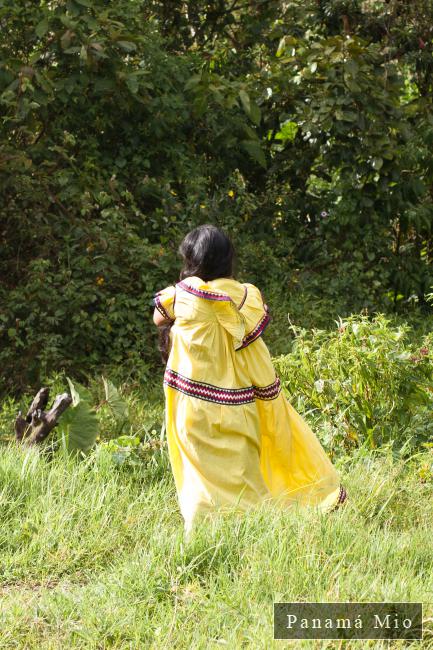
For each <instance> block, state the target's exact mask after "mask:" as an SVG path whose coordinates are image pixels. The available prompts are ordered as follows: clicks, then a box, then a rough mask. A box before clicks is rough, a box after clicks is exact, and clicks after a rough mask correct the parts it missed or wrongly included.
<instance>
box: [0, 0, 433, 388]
mask: <svg viewBox="0 0 433 650" xmlns="http://www.w3.org/2000/svg"><path fill="white" fill-rule="evenodd" d="M432 15H433V8H432V1H431V0H420V1H418V2H416V3H407V2H404V1H403V0H393V2H390V3H388V2H386V3H383V2H375V1H373V0H365V1H361V0H350V1H342V0H326V1H325V0H324V1H319V2H317V0H314V1H313V0H307V1H305V0H302V1H301V0H293V1H292V2H285V3H283V2H279V1H275V2H274V1H273V2H262V1H260V0H258V1H257V2H251V3H248V5H245V3H242V2H241V1H238V0H235V1H234V2H224V1H221V0H212V1H211V2H207V3H196V2H178V0H170V2H158V1H156V0H132V1H131V0H118V1H117V2H112V1H111V0H110V1H108V2H107V1H106V0H58V1H55V2H47V1H45V0H44V1H42V2H39V3H34V2H31V1H30V0H23V2H20V3H16V2H13V0H2V2H0V26H1V28H2V29H1V37H0V115H1V118H0V196H1V201H0V217H1V223H2V227H1V228H2V230H1V235H0V236H1V246H2V254H1V256H0V303H1V304H2V309H1V312H0V365H1V367H2V375H3V382H2V386H1V387H0V392H1V393H7V392H11V391H13V392H20V391H22V390H25V389H27V388H29V387H35V386H37V385H38V384H39V383H40V382H41V380H42V379H44V378H45V377H46V376H47V374H49V373H50V372H52V371H53V370H60V369H65V370H66V372H67V374H68V375H69V376H71V377H72V378H76V379H78V380H81V381H83V380H84V379H85V377H86V375H87V374H94V373H95V372H96V371H101V370H103V369H104V370H105V371H107V368H110V367H111V368H112V367H115V368H116V372H118V373H120V374H122V376H123V378H124V379H126V378H127V377H131V378H133V379H134V380H136V379H138V378H143V377H146V376H147V377H148V376H150V375H151V373H152V370H153V368H154V366H155V363H156V362H157V352H156V345H155V338H154V335H153V331H152V327H151V326H150V325H151V322H150V300H151V298H152V295H153V293H154V291H155V290H157V289H160V288H162V287H163V286H166V285H167V284H170V283H171V282H173V281H174V280H175V279H176V278H177V274H178V260H177V256H176V247H177V244H178V242H179V239H180V238H181V236H183V235H184V234H185V232H186V231H187V230H188V229H189V228H191V227H192V226H194V225H196V224H198V223H202V222H205V221H212V222H216V223H218V224H222V225H223V226H225V227H226V228H227V229H228V230H229V232H230V233H231V234H232V235H233V236H234V239H235V243H236V245H237V248H238V250H239V265H238V267H239V268H238V270H239V275H240V276H241V278H243V279H246V280H249V281H252V282H256V283H257V284H259V285H260V286H261V288H262V290H263V291H264V293H265V295H266V297H267V300H268V302H269V303H270V306H271V309H272V310H273V312H274V313H276V314H281V318H280V319H279V320H277V323H276V324H277V327H276V328H275V330H274V331H276V332H277V333H278V336H276V337H275V339H276V342H275V346H274V347H273V352H274V353H275V354H276V353H280V352H281V353H283V352H286V351H287V347H286V348H283V347H282V339H284V338H285V336H286V333H287V327H286V323H285V321H284V319H285V314H286V313H287V311H291V312H292V311H293V306H295V307H297V306H300V303H303V306H304V308H303V309H300V310H299V315H300V316H301V317H302V319H305V318H308V319H309V322H308V323H304V322H303V323H302V324H303V325H304V324H305V325H307V326H311V325H320V326H322V325H325V326H328V325H329V324H330V322H332V318H334V317H336V316H337V315H340V316H347V315H348V314H349V313H351V312H352V311H355V312H358V311H360V310H361V309H363V308H366V309H369V310H370V311H375V310H377V309H379V310H381V311H383V310H387V311H389V310H394V311H399V312H404V311H407V310H408V309H414V308H415V307H417V306H418V309H422V310H424V312H426V313H427V312H428V311H429V308H428V306H427V303H426V297H425V296H426V293H427V292H428V291H430V287H431V286H432V271H431V262H432V254H433V253H432V251H433V248H432V239H431V224H432V196H433V194H432V177H433V176H432V172H433V167H432V157H431V150H432V145H433V117H432V115H433V112H432V97H433V93H432V79H433V63H432V61H433V58H432V47H433V45H432V43H433V34H432V24H433V21H432V20H431V17H432ZM318 300H320V302H321V306H322V309H321V310H319V312H318V310H317V308H315V309H314V310H311V309H310V307H309V306H310V305H311V304H312V303H314V304H315V307H317V302H318ZM329 307H332V309H331V310H329ZM325 318H326V322H325V323H323V321H324V319H325ZM295 321H296V322H298V320H297V319H295Z"/></svg>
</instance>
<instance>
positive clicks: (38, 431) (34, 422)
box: [15, 388, 72, 445]
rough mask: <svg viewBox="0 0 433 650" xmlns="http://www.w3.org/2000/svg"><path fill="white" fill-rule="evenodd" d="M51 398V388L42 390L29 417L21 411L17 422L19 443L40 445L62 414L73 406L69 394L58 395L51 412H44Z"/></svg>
mask: <svg viewBox="0 0 433 650" xmlns="http://www.w3.org/2000/svg"><path fill="white" fill-rule="evenodd" d="M49 397H50V389H49V388H41V389H40V390H39V391H38V393H37V394H36V396H35V398H34V400H33V402H32V403H31V406H30V408H29V410H28V411H27V415H26V416H25V417H23V415H22V413H21V411H20V412H19V413H18V416H17V418H16V420H15V437H16V440H17V441H18V442H22V443H25V444H26V445H37V444H40V443H41V442H43V441H44V440H45V438H47V437H48V435H49V434H50V433H51V431H52V430H53V429H54V427H55V426H56V425H57V423H58V420H59V418H60V416H61V415H62V413H64V412H65V411H66V409H67V408H68V406H70V405H71V404H72V398H71V396H70V395H69V394H68V393H62V394H61V395H56V398H55V400H54V402H53V405H52V406H51V408H50V410H49V411H44V409H45V407H46V406H47V404H48V400H49Z"/></svg>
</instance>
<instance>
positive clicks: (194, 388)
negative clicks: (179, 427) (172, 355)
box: [164, 368, 281, 406]
mask: <svg viewBox="0 0 433 650" xmlns="http://www.w3.org/2000/svg"><path fill="white" fill-rule="evenodd" d="M164 384H166V385H167V386H170V388H174V389H175V390H178V391H180V392H181V393H185V395H189V396H190V397H197V398H198V399H203V400H206V401H207V402H215V403H217V404H227V405H235V406H236V405H240V404H250V403H252V402H254V400H255V399H260V400H271V399H275V398H276V397H278V395H279V394H280V392H281V384H280V380H279V379H278V377H277V378H276V379H275V381H274V383H272V384H270V385H269V386H264V387H259V386H248V388H220V387H219V386H214V385H212V384H207V383H205V382H202V381H195V380H193V379H188V377H184V376H183V375H180V374H179V373H178V372H176V371H174V370H171V369H170V368H167V369H166V371H165V373H164Z"/></svg>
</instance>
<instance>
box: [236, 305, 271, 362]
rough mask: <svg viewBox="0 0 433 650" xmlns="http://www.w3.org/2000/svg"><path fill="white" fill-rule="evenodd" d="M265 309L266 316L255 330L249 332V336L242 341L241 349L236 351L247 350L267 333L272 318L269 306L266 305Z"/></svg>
mask: <svg viewBox="0 0 433 650" xmlns="http://www.w3.org/2000/svg"><path fill="white" fill-rule="evenodd" d="M264 307H265V315H264V316H263V317H262V318H261V319H260V320H259V322H258V323H257V325H256V326H255V328H254V329H253V330H251V332H249V333H248V334H246V335H245V336H244V338H243V340H242V345H241V346H240V347H239V348H236V351H238V350H242V349H243V348H246V347H247V345H250V344H251V343H253V342H254V341H255V340H256V339H258V338H259V336H261V335H262V334H263V332H264V331H265V329H266V328H267V326H268V325H269V323H270V322H271V316H270V314H269V310H268V307H267V305H265V306H264Z"/></svg>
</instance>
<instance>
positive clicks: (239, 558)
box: [0, 446, 433, 649]
mask: <svg viewBox="0 0 433 650" xmlns="http://www.w3.org/2000/svg"><path fill="white" fill-rule="evenodd" d="M417 467H418V466H417V464H415V463H414V462H413V460H410V459H406V460H403V459H402V458H398V457H396V456H395V455H393V454H392V453H391V451H390V450H388V451H385V450H383V451H381V452H376V453H373V454H371V453H369V454H365V453H364V452H362V451H361V452H358V453H357V454H356V455H355V457H353V458H352V459H351V460H350V461H346V462H345V464H344V465H340V471H341V472H342V474H343V476H344V482H345V485H346V486H347V488H348V491H349V494H350V501H349V503H348V505H347V506H346V508H344V509H343V510H341V511H340V512H336V513H333V514H331V515H320V514H318V513H316V512H314V511H306V510H304V511H299V512H297V511H295V510H287V511H283V512H281V511H278V510H277V509H272V508H270V507H269V506H268V507H266V508H265V507H264V508H262V509H259V510H257V511H254V512H251V513H248V514H246V515H241V516H239V515H236V516H235V515H233V516H231V515H226V516H225V517H224V518H221V517H218V516H216V517H215V518H214V519H213V520H212V521H210V522H208V523H207V524H206V525H203V526H202V527H200V528H199V529H198V530H197V533H196V535H195V536H194V537H193V539H192V540H191V541H190V542H189V543H185V541H184V539H183V529H182V522H181V520H180V516H179V513H178V510H177V505H176V500H175V493H174V488H173V484H172V481H171V478H170V475H169V474H168V475H167V477H166V478H165V479H164V480H155V478H154V477H153V475H152V473H151V472H148V471H145V470H143V469H136V470H128V471H127V472H126V471H122V470H120V471H118V470H117V471H116V470H115V469H114V467H113V463H112V462H111V460H110V457H109V455H107V454H105V453H98V452H96V453H95V454H93V455H92V456H91V457H89V458H88V459H87V461H86V462H85V463H78V462H74V461H68V460H66V459H65V458H62V457H58V458H56V459H55V460H54V461H53V462H51V463H48V462H47V461H46V460H44V459H43V457H42V456H41V455H40V454H38V452H36V451H34V450H27V451H26V450H22V449H18V448H15V447H12V446H11V447H9V448H7V447H6V448H4V449H3V450H2V454H1V457H0V490H1V501H0V504H1V509H0V517H1V521H0V526H1V527H0V531H1V532H0V545H1V557H0V572H1V576H2V586H1V592H0V593H1V602H2V609H1V621H0V622H1V625H0V647H1V648H2V649H3V648H86V649H92V648H95V649H97V648H119V649H120V648H125V649H126V648H148V647H150V648H173V647H175V648H218V647H230V648H241V647H250V648H270V647H280V645H279V643H278V642H274V641H273V640H272V629H273V628H272V603H273V601H277V600H287V601H293V600H319V601H338V600H340V601H341V600H349V601H350V600H352V601H364V600H365V601H368V600H378V601H388V600H389V601H398V600H410V601H423V602H424V603H427V605H425V615H426V617H428V616H431V615H432V607H431V605H428V603H429V602H430V603H431V601H432V586H433V585H432V576H433V547H432V544H431V522H432V520H433V499H432V497H433V489H432V486H431V484H430V483H428V482H423V481H422V480H420V477H419V474H418V471H417ZM431 640H432V643H433V637H431ZM425 642H427V638H426V639H425ZM296 647H298V646H296ZM305 647H311V648H313V647H314V648H319V647H323V648H325V647H329V648H331V647H337V646H336V645H334V642H310V643H307V642H306V644H305ZM345 647H346V648H355V647H356V648H359V647H360V646H359V645H357V644H356V643H355V642H353V643H352V642H348V643H346V645H345ZM364 647H387V645H386V644H383V646H382V645H381V644H380V643H379V642H365V643H364ZM393 647H397V648H398V647H401V648H403V647H404V645H403V643H401V644H399V643H395V644H394V646H393ZM413 647H426V646H425V645H423V646H422V645H421V644H414V646H413Z"/></svg>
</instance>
